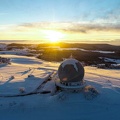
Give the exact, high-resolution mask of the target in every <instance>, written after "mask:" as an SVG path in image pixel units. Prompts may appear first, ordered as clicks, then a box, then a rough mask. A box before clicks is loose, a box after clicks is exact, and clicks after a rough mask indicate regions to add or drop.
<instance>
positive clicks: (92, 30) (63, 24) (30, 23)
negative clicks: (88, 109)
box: [0, 0, 120, 42]
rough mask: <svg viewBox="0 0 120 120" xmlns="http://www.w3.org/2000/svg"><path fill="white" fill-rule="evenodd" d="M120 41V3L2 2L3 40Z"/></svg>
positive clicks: (94, 0)
mask: <svg viewBox="0 0 120 120" xmlns="http://www.w3.org/2000/svg"><path fill="white" fill-rule="evenodd" d="M51 39H54V40H61V41H73V42H74V41H78V42H80V41H89V40H90V41H111V40H117V41H119V40H120V0H0V40H40V41H49V40H51Z"/></svg>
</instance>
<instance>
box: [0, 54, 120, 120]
mask: <svg viewBox="0 0 120 120" xmlns="http://www.w3.org/2000/svg"><path fill="white" fill-rule="evenodd" d="M1 56H2V57H8V58H11V59H12V64H11V65H6V66H2V67H0V95H6V94H11V95H12V94H13V95H15V94H21V93H19V88H20V87H24V88H25V91H26V92H31V91H33V90H34V89H36V87H38V84H42V83H43V81H44V80H45V79H46V77H47V76H49V75H50V74H51V73H52V72H54V71H57V69H58V66H59V65H60V63H51V62H45V61H42V60H38V59H36V58H33V57H25V56H16V55H1ZM28 75H33V76H32V77H28ZM11 76H14V78H13V79H10V78H11ZM84 80H85V81H86V84H88V85H92V86H93V87H95V88H96V89H97V90H98V91H99V93H100V94H99V95H98V96H97V97H96V98H94V99H92V100H87V99H85V97H84V94H83V93H82V92H81V93H70V92H65V91H64V92H59V93H56V94H55V95H51V94H34V95H28V96H19V97H0V120H8V119H10V120H38V119H40V120H96V119H97V120H120V70H109V69H98V68H96V67H89V66H88V67H85V77H84ZM51 86H53V87H52V89H53V88H54V81H48V82H47V83H44V86H43V87H42V88H43V89H44V90H45V89H47V90H50V89H51V88H50V87H51ZM53 90H54V89H53ZM23 94H24V93H23Z"/></svg>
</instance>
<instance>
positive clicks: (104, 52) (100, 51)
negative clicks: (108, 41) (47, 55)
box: [58, 48, 115, 54]
mask: <svg viewBox="0 0 120 120" xmlns="http://www.w3.org/2000/svg"><path fill="white" fill-rule="evenodd" d="M58 50H81V51H84V52H98V53H103V54H110V53H115V51H102V50H86V49H82V48H58Z"/></svg>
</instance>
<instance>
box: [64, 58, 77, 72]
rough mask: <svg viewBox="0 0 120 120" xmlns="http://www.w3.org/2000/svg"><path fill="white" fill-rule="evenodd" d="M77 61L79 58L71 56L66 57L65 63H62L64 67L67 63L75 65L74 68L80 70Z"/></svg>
mask: <svg viewBox="0 0 120 120" xmlns="http://www.w3.org/2000/svg"><path fill="white" fill-rule="evenodd" d="M76 63H78V61H77V60H75V59H73V58H71V59H66V60H65V61H64V62H63V63H62V67H63V68H64V67H65V66H66V65H73V66H74V68H75V69H76V71H78V68H77V65H76Z"/></svg>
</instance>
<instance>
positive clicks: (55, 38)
mask: <svg viewBox="0 0 120 120" xmlns="http://www.w3.org/2000/svg"><path fill="white" fill-rule="evenodd" d="M44 33H45V36H46V38H47V40H49V41H50V42H52V43H55V42H59V41H60V40H61V39H62V38H63V37H64V34H63V33H61V32H58V31H54V30H46V31H44Z"/></svg>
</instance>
